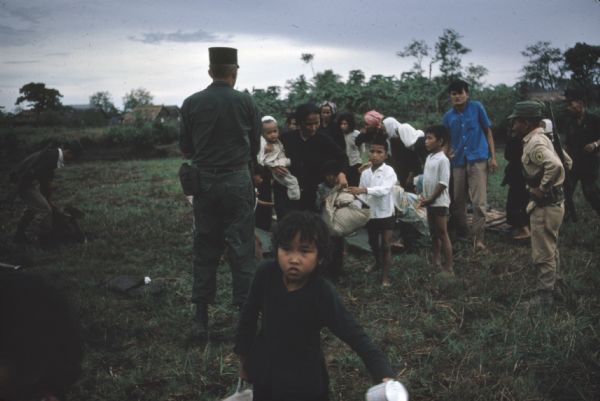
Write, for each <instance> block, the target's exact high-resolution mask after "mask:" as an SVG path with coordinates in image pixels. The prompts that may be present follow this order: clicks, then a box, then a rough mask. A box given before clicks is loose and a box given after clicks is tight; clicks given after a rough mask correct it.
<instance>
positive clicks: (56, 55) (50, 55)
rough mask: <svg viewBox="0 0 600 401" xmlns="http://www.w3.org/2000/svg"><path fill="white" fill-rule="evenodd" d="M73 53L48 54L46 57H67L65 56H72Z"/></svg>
mask: <svg viewBox="0 0 600 401" xmlns="http://www.w3.org/2000/svg"><path fill="white" fill-rule="evenodd" d="M70 55H71V53H66V52H56V53H46V54H45V56H47V57H65V56H70Z"/></svg>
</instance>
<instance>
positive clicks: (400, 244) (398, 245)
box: [391, 238, 404, 251]
mask: <svg viewBox="0 0 600 401" xmlns="http://www.w3.org/2000/svg"><path fill="white" fill-rule="evenodd" d="M391 247H392V250H394V251H401V250H403V249H404V241H402V238H400V239H399V240H398V241H394V242H392V244H391Z"/></svg>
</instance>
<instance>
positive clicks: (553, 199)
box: [530, 185, 565, 207]
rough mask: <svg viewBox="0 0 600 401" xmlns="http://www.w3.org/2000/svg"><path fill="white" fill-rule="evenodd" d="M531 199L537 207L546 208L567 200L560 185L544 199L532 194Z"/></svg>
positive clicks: (553, 188)
mask: <svg viewBox="0 0 600 401" xmlns="http://www.w3.org/2000/svg"><path fill="white" fill-rule="evenodd" d="M530 198H531V200H532V201H534V202H535V203H536V205H537V206H539V207H544V206H549V205H554V204H557V203H560V202H562V201H563V200H564V199H565V191H564V190H563V187H562V185H559V186H556V187H552V188H551V189H550V191H548V192H546V193H545V194H544V197H542V198H538V197H536V196H534V195H533V194H531V193H530Z"/></svg>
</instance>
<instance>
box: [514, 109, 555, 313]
mask: <svg viewBox="0 0 600 401" xmlns="http://www.w3.org/2000/svg"><path fill="white" fill-rule="evenodd" d="M542 109H543V106H542V105H541V104H540V103H538V102H533V101H525V102H519V103H517V104H516V105H515V107H514V110H513V113H512V114H511V115H510V116H509V117H508V118H509V119H510V120H512V130H513V132H514V133H515V134H516V135H517V136H519V137H520V138H522V139H523V156H522V158H521V161H522V163H523V174H524V175H525V180H526V181H527V186H528V188H529V194H530V199H531V200H530V202H529V204H528V205H527V212H528V213H529V214H530V224H531V255H532V258H533V263H534V265H535V267H536V268H537V270H538V284H537V288H536V289H537V290H538V291H537V293H536V295H535V296H534V297H533V298H532V299H531V301H530V303H552V301H553V297H552V295H553V293H554V290H555V284H556V278H557V272H558V267H559V266H558V265H559V254H558V244H557V243H558V230H559V228H560V225H561V224H562V220H563V216H564V213H565V210H564V195H563V187H562V184H563V181H564V180H565V170H564V168H563V165H562V163H561V161H560V159H559V157H558V155H557V154H556V152H555V151H554V147H553V146H552V142H551V141H550V139H549V138H548V137H547V136H546V135H544V129H543V128H540V121H541V119H542Z"/></svg>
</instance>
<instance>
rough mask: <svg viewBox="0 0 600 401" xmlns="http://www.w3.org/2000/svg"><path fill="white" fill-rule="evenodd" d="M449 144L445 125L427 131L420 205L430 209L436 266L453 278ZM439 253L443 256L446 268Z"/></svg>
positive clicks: (435, 126)
mask: <svg viewBox="0 0 600 401" xmlns="http://www.w3.org/2000/svg"><path fill="white" fill-rule="evenodd" d="M449 143H450V133H449V132H448V129H447V128H446V127H444V126H443V125H433V126H431V127H429V128H427V129H426V130H425V148H427V150H428V151H429V152H430V154H429V156H427V160H426V161H425V168H424V169H423V194H422V195H421V202H420V204H419V205H420V206H425V207H427V222H428V223H429V232H430V233H431V241H432V243H433V256H432V262H433V264H434V265H435V266H436V267H439V268H441V269H442V271H445V272H447V273H451V274H454V269H453V261H452V243H451V242H450V236H449V235H448V215H449V214H450V213H449V210H450V209H449V208H450V194H449V193H448V185H449V182H450V160H449V159H448V157H447V156H446V154H445V153H444V147H446V146H448V145H449ZM440 251H443V254H444V263H443V264H442V261H441V254H440Z"/></svg>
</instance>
